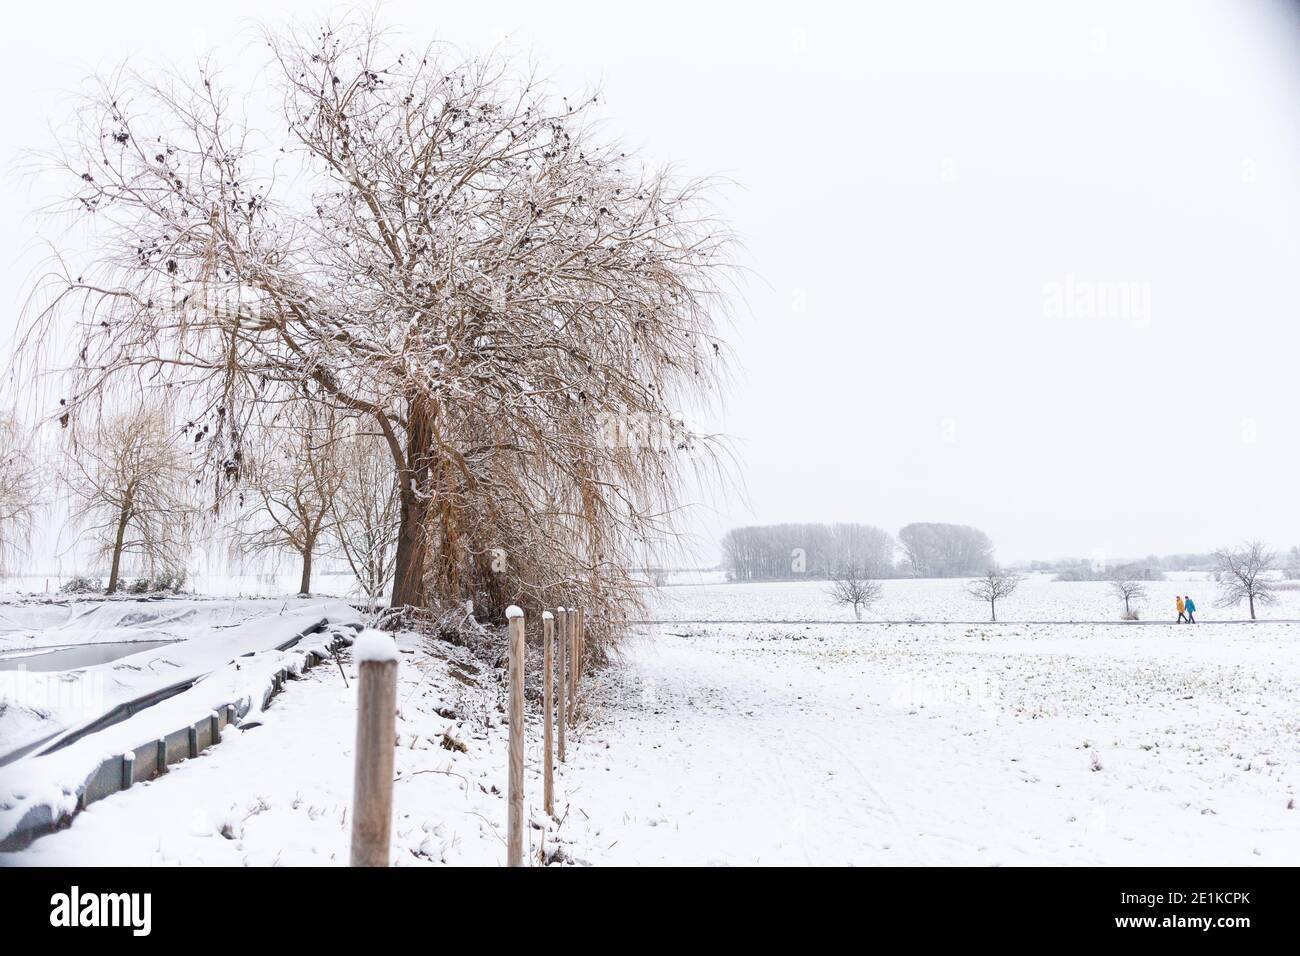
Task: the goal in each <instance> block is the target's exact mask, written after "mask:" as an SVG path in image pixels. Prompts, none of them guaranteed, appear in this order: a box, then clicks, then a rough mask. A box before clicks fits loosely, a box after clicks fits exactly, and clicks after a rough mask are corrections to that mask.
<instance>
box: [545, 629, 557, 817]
mask: <svg viewBox="0 0 1300 956" xmlns="http://www.w3.org/2000/svg"><path fill="white" fill-rule="evenodd" d="M554 644H555V615H554V614H552V613H551V612H550V611H544V612H542V710H543V712H544V713H545V715H546V716H545V718H544V720H543V724H544V725H545V726H544V730H543V733H544V734H545V735H546V739H545V740H544V742H543V743H542V763H543V764H544V765H545V770H544V771H543V773H542V805H543V807H544V809H545V810H546V812H547V813H548V814H550V815H551V816H555V780H554V769H555V754H554V753H553V752H552V745H553V744H554V742H555V712H554V708H555V701H554V697H555V686H554V680H555V674H554V671H555V666H554V656H555V648H554Z"/></svg>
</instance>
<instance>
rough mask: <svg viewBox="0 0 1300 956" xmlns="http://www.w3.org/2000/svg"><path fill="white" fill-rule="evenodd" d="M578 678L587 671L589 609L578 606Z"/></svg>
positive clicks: (580, 678)
mask: <svg viewBox="0 0 1300 956" xmlns="http://www.w3.org/2000/svg"><path fill="white" fill-rule="evenodd" d="M578 660H579V662H580V663H579V665H578V680H582V678H583V676H584V675H585V674H586V672H587V609H586V608H582V607H580V608H578Z"/></svg>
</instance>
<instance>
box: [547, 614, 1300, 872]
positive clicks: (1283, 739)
mask: <svg viewBox="0 0 1300 956" xmlns="http://www.w3.org/2000/svg"><path fill="white" fill-rule="evenodd" d="M674 630H675V631H676V633H677V634H686V635H689V636H685V637H682V636H672V635H670V634H668V633H667V632H669V631H674ZM1298 649H1300V628H1297V627H1296V626H1294V625H1271V626H1270V625H1259V626H1256V627H1248V626H1247V627H1243V626H1232V625H1219V626H1204V627H1200V626H1198V629H1197V630H1195V631H1193V630H1192V629H1191V628H1186V629H1181V630H1180V629H1177V628H1175V627H1173V626H1171V627H1168V628H1143V629H1141V630H1135V629H1132V628H1124V627H1122V626H1118V625H1116V626H1091V627H1089V626H1060V625H1057V626H1032V625H1024V626H1019V627H1010V628H998V629H993V628H982V627H978V626H977V627H966V628H951V627H935V626H928V625H875V626H870V625H868V626H857V627H855V626H840V627H835V626H824V625H804V626H794V627H781V626H716V627H707V628H691V629H689V630H685V629H674V628H672V627H670V626H665V627H661V628H659V633H658V634H657V635H654V637H653V639H651V638H650V636H649V635H647V636H646V637H645V638H642V639H639V640H637V641H636V642H634V643H633V644H632V646H631V647H630V648H629V649H628V651H629V653H628V661H627V666H626V667H624V668H622V669H620V670H618V671H615V672H614V673H612V674H610V675H608V676H607V678H606V680H605V682H604V684H603V687H602V689H601V691H600V693H599V694H598V695H597V701H598V702H599V704H600V705H601V707H600V709H599V716H598V717H597V718H596V719H594V720H593V723H592V726H591V727H590V728H589V729H588V730H587V731H586V733H585V734H584V735H583V745H582V746H581V747H580V748H578V749H577V751H576V754H577V757H576V760H575V764H574V767H573V768H572V769H571V770H570V773H571V775H572V776H571V780H572V784H571V786H572V787H573V788H574V789H575V790H576V791H577V793H578V796H577V798H576V799H577V800H578V803H579V805H581V806H582V807H583V808H584V809H586V810H588V812H590V811H591V808H613V810H614V817H613V818H612V819H611V817H610V815H609V814H608V813H606V814H603V815H602V814H597V813H591V818H592V820H593V822H592V824H591V825H590V829H589V833H588V835H587V837H585V838H584V839H582V840H578V841H577V842H578V844H579V846H580V847H582V848H584V849H586V850H588V852H589V854H590V855H591V856H593V857H595V856H597V855H599V857H600V858H601V859H602V860H603V861H605V862H611V863H626V864H645V863H687V864H707V863H729V864H747V863H748V864H760V863H762V864H775V863H783V864H802V863H821V864H859V865H861V864H974V865H1007V864H1112V865H1114V864H1171V865H1181V864H1197V863H1201V864H1251V863H1255V864H1260V863H1266V864H1273V865H1279V864H1284V865H1295V864H1297V863H1300V811H1296V810H1293V809H1289V806H1291V805H1293V801H1294V799H1295V797H1296V795H1297V789H1300V691H1297V678H1300V662H1298V661H1297V655H1296V651H1297V650H1298ZM595 821H599V822H595Z"/></svg>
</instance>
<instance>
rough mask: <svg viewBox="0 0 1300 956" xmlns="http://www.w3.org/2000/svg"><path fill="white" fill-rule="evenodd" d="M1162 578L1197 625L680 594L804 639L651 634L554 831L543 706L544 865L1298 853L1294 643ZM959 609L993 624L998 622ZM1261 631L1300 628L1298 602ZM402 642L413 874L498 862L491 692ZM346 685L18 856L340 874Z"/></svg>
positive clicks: (716, 628) (231, 737) (781, 596)
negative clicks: (861, 615)
mask: <svg viewBox="0 0 1300 956" xmlns="http://www.w3.org/2000/svg"><path fill="white" fill-rule="evenodd" d="M1106 588H1107V586H1106V585H1104V584H1062V583H1055V582H1050V581H1041V580H1038V581H1035V580H1031V581H1028V582H1026V584H1025V585H1024V587H1023V589H1022V591H1021V592H1020V593H1018V594H1017V595H1016V597H1015V598H1013V599H1012V601H1011V602H1008V605H1007V612H1008V615H1010V612H1011V609H1012V606H1013V602H1014V603H1015V604H1016V611H1017V616H1020V617H1024V618H1029V617H1033V618H1036V619H1046V618H1047V617H1048V616H1049V615H1054V616H1056V617H1057V618H1059V619H1066V620H1068V619H1071V618H1073V619H1076V620H1092V619H1105V618H1106V617H1109V616H1113V612H1114V607H1113V604H1114V602H1113V599H1111V598H1109V596H1108V595H1107V593H1106ZM1163 588H1167V589H1168V590H1169V592H1170V595H1171V596H1172V594H1173V593H1178V592H1181V593H1187V592H1189V591H1190V593H1192V594H1193V596H1195V597H1197V598H1198V602H1199V603H1200V604H1201V606H1202V607H1203V608H1204V609H1205V610H1204V611H1203V612H1202V614H1201V617H1202V619H1203V621H1204V623H1201V624H1198V625H1196V626H1195V627H1191V626H1186V625H1184V626H1177V625H1169V626H1143V627H1132V626H1128V625H1123V624H1119V623H1095V624H1079V623H1055V624H1036V623H1004V624H999V625H997V626H989V625H985V624H910V623H902V624H887V623H880V622H875V623H871V622H869V623H865V624H851V623H829V622H817V621H816V620H815V619H816V618H818V617H824V618H830V617H832V616H838V617H840V618H841V620H842V619H843V617H844V615H843V614H842V612H841V611H839V610H837V609H833V608H830V606H829V603H828V602H826V601H825V599H824V597H822V596H821V595H822V591H823V589H824V585H818V584H816V583H813V582H805V583H797V584H773V585H734V586H723V585H706V586H684V587H672V588H666V589H664V591H663V592H662V594H661V595H660V597H659V599H658V601H659V603H658V607H657V612H658V613H660V614H661V615H662V616H663V617H665V618H669V619H672V620H675V621H687V620H700V619H706V618H707V619H713V620H724V619H735V618H740V617H746V618H773V619H778V618H779V619H784V618H789V619H792V620H793V619H802V620H805V621H807V622H806V623H797V624H769V623H760V624H689V623H669V624H660V625H647V626H644V627H642V628H640V629H639V630H638V631H637V633H636V635H635V636H634V637H633V638H631V639H630V640H629V641H628V642H627V643H626V644H625V646H624V648H623V653H622V655H621V659H620V660H619V661H618V663H616V664H615V665H613V666H611V667H609V668H606V669H605V670H603V671H602V672H600V673H598V674H596V675H594V676H593V677H592V678H591V679H590V680H589V682H588V684H587V687H586V691H585V697H584V703H583V707H582V716H581V720H580V722H579V725H578V727H577V728H576V729H575V730H574V731H573V733H572V734H571V736H570V752H569V760H568V762H567V763H566V764H565V765H564V766H562V767H561V768H560V770H559V772H558V775H557V804H558V805H557V816H558V818H559V819H557V820H554V821H552V820H547V819H545V815H544V814H543V813H542V812H541V783H540V773H541V766H540V763H541V742H540V740H539V736H540V714H539V713H538V706H537V702H536V701H530V703H529V708H530V713H529V727H528V735H529V745H528V748H527V753H526V761H527V771H526V787H527V809H526V814H527V817H528V819H530V820H531V821H532V823H533V826H531V827H530V828H529V829H528V833H527V837H526V840H527V843H528V848H529V851H530V854H531V858H532V859H534V860H536V859H537V858H538V855H539V853H540V851H542V850H543V849H544V850H545V853H546V856H547V857H548V858H550V859H552V860H557V859H558V860H571V861H576V862H583V863H592V864H600V863H613V864H653V863H684V864H711V863H723V864H753V863H789V864H803V863H825V864H855V865H866V864H890V863H892V864H963V865H965V864H970V865H1006V864H1034V863H1046V864H1139V863H1140V864H1225V865H1226V864H1272V865H1295V864H1297V863H1300V811H1297V810H1296V809H1294V806H1295V800H1296V797H1297V795H1298V794H1297V790H1298V789H1300V689H1298V688H1300V654H1298V653H1297V652H1298V651H1300V625H1296V624H1289V623H1267V622H1260V623H1256V624H1253V625H1251V624H1229V623H1222V622H1219V623H1215V622H1214V621H1213V618H1214V617H1216V616H1218V617H1222V616H1225V615H1224V612H1214V611H1212V610H1211V605H1212V603H1213V600H1212V599H1213V588H1212V584H1211V583H1210V582H1205V581H1203V580H1199V581H1196V580H1193V581H1170V582H1161V583H1158V584H1155V585H1153V586H1152V589H1151V590H1152V602H1153V603H1154V602H1156V601H1158V600H1162V599H1163V591H1162V590H1160V589H1163ZM961 589H962V584H961V582H935V581H928V582H927V581H900V582H886V592H885V594H886V600H887V601H888V600H891V599H892V600H894V601H895V602H896V603H897V606H898V607H900V608H906V609H910V612H911V613H912V614H914V615H916V616H921V617H925V618H928V617H930V616H931V615H932V614H934V613H935V612H936V611H939V610H942V609H944V608H946V607H949V606H950V605H951V603H952V601H953V600H957V601H963V602H964V599H963V598H961V597H958V596H957V595H960V593H961ZM891 592H892V597H891ZM1057 595H1068V596H1066V597H1057ZM1078 595H1082V597H1078ZM1291 598H1292V594H1290V593H1288V594H1284V595H1283V600H1284V601H1289V600H1290V599H1291ZM1094 602H1095V603H1097V604H1099V605H1100V607H1098V609H1097V611H1096V612H1094V611H1093V610H1092V608H1093V604H1094ZM962 606H963V607H965V608H966V609H967V611H968V612H973V613H969V618H968V619H972V620H973V619H977V618H978V616H979V606H978V605H974V604H973V602H969V603H963V605H962ZM742 611H743V612H744V613H740V612H742ZM876 613H877V616H884V613H883V612H882V611H881V609H879V608H878V609H877V612H876ZM1268 614H1269V616H1273V617H1278V618H1281V617H1283V616H1284V615H1285V616H1292V612H1290V611H1288V610H1287V605H1285V604H1283V605H1279V606H1278V607H1274V608H1271V609H1269V611H1268ZM891 616H892V613H891ZM902 616H903V617H904V618H905V617H906V615H902ZM954 616H956V615H954ZM1144 616H1146V615H1144ZM1233 616H1234V617H1237V616H1239V615H1236V614H1234V615H1233ZM810 619H811V620H810ZM399 645H400V646H401V648H402V649H403V651H405V652H406V653H404V654H403V655H402V666H401V669H400V676H399V680H400V681H401V685H400V687H399V692H398V697H399V703H400V711H401V712H400V716H399V720H398V736H399V749H398V752H397V771H396V778H397V783H396V788H395V803H396V821H395V827H394V848H393V859H394V862H395V863H397V864H399V865H421V864H430V863H434V864H436V863H470V864H487V865H496V864H499V863H501V862H502V861H503V859H504V843H503V839H504V826H505V818H506V806H505V797H504V790H505V780H506V762H505V758H506V728H505V727H504V725H503V718H504V712H503V709H502V705H503V702H504V695H503V691H502V689H501V685H500V684H499V682H498V678H499V677H500V673H499V672H498V671H495V670H494V669H493V668H492V667H490V666H487V665H485V664H483V663H482V662H481V661H477V662H476V661H474V660H471V659H470V658H469V657H468V655H467V654H466V652H464V651H463V650H460V649H454V648H450V647H448V646H446V645H442V644H438V643H431V642H427V641H425V640H423V639H420V638H418V637H416V636H414V635H402V636H401V638H400V640H399ZM345 670H346V671H347V673H348V686H345V685H344V680H343V677H342V675H340V674H339V671H338V668H336V667H334V666H332V665H330V666H324V667H318V668H316V669H315V670H313V671H310V672H309V673H307V674H305V675H304V676H303V679H302V680H299V681H295V682H292V683H291V684H290V686H289V687H288V689H287V690H286V692H285V693H284V694H283V695H281V696H280V697H278V698H276V700H275V702H274V704H273V705H272V706H271V708H270V709H269V710H267V711H266V712H265V714H263V715H262V721H263V723H262V726H260V727H257V728H256V729H251V730H246V731H238V730H235V729H234V728H230V729H228V730H227V732H226V735H225V738H224V740H223V743H222V744H221V746H219V747H217V748H215V749H214V750H212V751H211V752H210V753H209V754H207V755H205V756H204V757H203V758H201V759H199V760H193V761H186V762H184V763H182V764H180V765H179V766H177V767H175V768H174V769H173V770H172V771H171V772H170V773H169V774H168V775H167V777H165V778H163V779H160V780H158V781H155V782H151V783H146V784H138V785H137V786H136V787H135V788H133V789H132V790H131V791H130V792H128V793H122V794H116V795H114V796H111V797H109V798H107V799H105V800H103V801H101V802H99V803H96V804H93V805H92V806H91V807H90V808H89V809H88V810H87V811H86V812H85V813H83V814H82V815H81V816H79V817H78V818H77V819H76V821H75V822H74V823H73V825H72V826H71V827H70V828H69V829H67V830H66V831H63V832H60V833H57V834H54V835H52V836H48V837H45V838H42V839H41V840H38V841H37V842H36V843H35V844H33V845H32V847H30V848H29V849H28V850H26V851H24V852H22V853H19V854H13V855H10V856H9V857H7V858H5V857H0V861H2V862H5V863H20V864H29V863H52V864H107V863H128V864H174V863H181V864H189V865H197V864H222V863H226V864H239V863H254V864H272V863H279V864H312V863H325V864H328V863H339V862H342V861H344V860H345V859H346V848H347V839H348V832H349V831H348V818H347V814H348V807H349V805H350V801H351V768H352V759H353V758H352V752H353V751H352V748H353V740H352V735H353V732H354V723H353V722H354V717H355V697H354V694H355V682H354V681H353V680H352V678H353V676H354V675H353V674H352V665H351V664H350V663H346V664H345Z"/></svg>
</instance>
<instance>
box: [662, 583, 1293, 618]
mask: <svg viewBox="0 0 1300 956" xmlns="http://www.w3.org/2000/svg"><path fill="white" fill-rule="evenodd" d="M968 585H969V582H968V581H967V580H965V579H957V578H953V579H947V580H936V579H929V578H927V579H907V578H904V579H899V580H891V581H883V582H881V586H882V587H883V589H884V591H883V594H882V596H881V599H880V602H879V603H878V604H876V605H874V606H873V607H872V608H871V609H870V611H868V612H866V613H864V614H863V617H864V619H866V620H876V621H987V620H988V617H989V613H988V605H987V604H982V603H981V602H979V601H976V600H974V599H972V598H971V597H970V595H968V594H967V593H966V589H967V587H968ZM1146 588H1147V594H1148V596H1147V598H1146V600H1145V601H1143V602H1142V603H1140V604H1139V605H1138V611H1139V614H1140V617H1141V620H1144V621H1147V620H1175V619H1176V618H1177V616H1178V613H1177V611H1175V610H1174V600H1175V598H1176V597H1177V596H1178V595H1180V594H1184V595H1186V594H1190V595H1191V596H1192V598H1193V599H1194V600H1195V601H1196V606H1197V608H1198V610H1197V612H1196V617H1197V620H1198V621H1224V620H1240V619H1241V618H1244V617H1248V616H1249V615H1248V613H1247V612H1246V609H1245V608H1244V606H1243V607H1235V608H1223V609H1220V608H1215V607H1214V601H1215V598H1216V596H1217V595H1218V585H1217V584H1215V583H1214V581H1212V580H1210V579H1209V575H1208V574H1205V573H1203V572H1191V571H1189V572H1182V573H1177V572H1176V573H1171V574H1170V575H1169V576H1168V580H1165V581H1150V582H1148V583H1147V584H1146ZM826 592H827V583H826V582H825V581H775V582H764V583H759V584H720V583H719V584H689V585H682V586H680V587H667V588H662V589H660V591H659V592H658V595H657V597H656V598H654V599H652V601H651V602H650V616H651V617H652V618H653V619H656V620H672V621H722V620H735V621H758V620H799V621H849V620H852V619H853V612H852V610H851V609H849V608H847V607H843V606H839V607H837V606H835V605H834V604H832V603H831V600H830V598H829V597H828V596H827V593H826ZM1277 597H1278V603H1277V604H1276V605H1273V606H1271V607H1267V608H1261V609H1260V612H1259V616H1260V617H1261V618H1274V619H1293V620H1300V590H1295V591H1279V592H1278V593H1277ZM1122 611H1123V604H1122V603H1121V602H1120V601H1119V600H1118V599H1117V598H1116V597H1115V594H1114V591H1113V589H1112V587H1111V585H1110V583H1109V582H1107V581H1080V582H1066V581H1053V580H1052V576H1051V575H1048V574H1028V575H1025V577H1024V580H1023V581H1022V583H1021V584H1020V587H1019V588H1018V589H1017V590H1016V592H1015V593H1014V594H1013V595H1011V596H1010V597H1009V598H1006V599H1005V600H1003V601H1000V602H998V620H999V621H1118V620H1119V618H1120V616H1121V612H1122Z"/></svg>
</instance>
